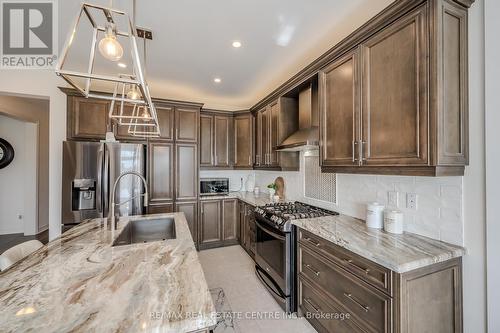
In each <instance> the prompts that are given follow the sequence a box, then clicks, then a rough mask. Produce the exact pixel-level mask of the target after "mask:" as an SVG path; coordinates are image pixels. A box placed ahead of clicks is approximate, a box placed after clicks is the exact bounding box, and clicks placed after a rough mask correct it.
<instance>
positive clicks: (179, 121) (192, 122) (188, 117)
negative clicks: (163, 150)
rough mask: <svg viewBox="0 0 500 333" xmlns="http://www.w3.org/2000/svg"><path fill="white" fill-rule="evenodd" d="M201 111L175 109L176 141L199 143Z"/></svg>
mask: <svg viewBox="0 0 500 333" xmlns="http://www.w3.org/2000/svg"><path fill="white" fill-rule="evenodd" d="M198 118H199V110H198V109H190V108H181V107H178V108H176V109H175V124H176V128H175V132H176V135H175V140H176V141H183V142H197V141H198V121H199V119H198Z"/></svg>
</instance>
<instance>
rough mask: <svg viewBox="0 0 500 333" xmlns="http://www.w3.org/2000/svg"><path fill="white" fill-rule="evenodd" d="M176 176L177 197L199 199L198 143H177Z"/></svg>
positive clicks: (178, 198)
mask: <svg viewBox="0 0 500 333" xmlns="http://www.w3.org/2000/svg"><path fill="white" fill-rule="evenodd" d="M175 160H176V163H175V165H176V178H175V199H176V200H191V201H192V200H197V199H198V145H197V144H189V143H178V144H176V145H175Z"/></svg>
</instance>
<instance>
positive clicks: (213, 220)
mask: <svg viewBox="0 0 500 333" xmlns="http://www.w3.org/2000/svg"><path fill="white" fill-rule="evenodd" d="M200 207H201V212H200V214H201V218H200V226H201V235H200V243H201V244H202V245H204V244H207V243H214V242H219V241H221V229H220V225H221V223H220V221H221V216H220V207H221V201H220V200H215V201H201V202H200Z"/></svg>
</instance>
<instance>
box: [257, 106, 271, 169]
mask: <svg viewBox="0 0 500 333" xmlns="http://www.w3.org/2000/svg"><path fill="white" fill-rule="evenodd" d="M269 120H270V119H269V110H268V109H267V108H265V109H263V110H261V111H260V112H259V133H258V134H257V135H258V136H259V137H260V140H259V165H267V164H268V158H269Z"/></svg>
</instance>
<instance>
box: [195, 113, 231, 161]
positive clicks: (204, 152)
mask: <svg viewBox="0 0 500 333" xmlns="http://www.w3.org/2000/svg"><path fill="white" fill-rule="evenodd" d="M233 135H234V134H233V114H232V113H228V112H226V111H216V110H202V112H201V114H200V140H199V142H200V167H202V168H207V169H212V168H217V169H220V168H223V169H228V168H231V167H232V166H233V161H234V156H233V155H234V153H233V151H234V146H233V140H232V137H233Z"/></svg>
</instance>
